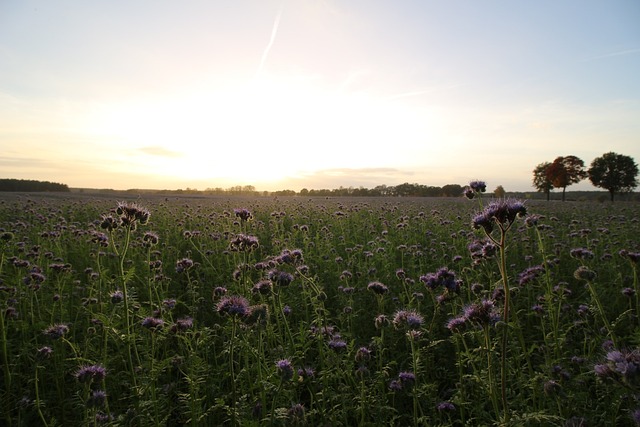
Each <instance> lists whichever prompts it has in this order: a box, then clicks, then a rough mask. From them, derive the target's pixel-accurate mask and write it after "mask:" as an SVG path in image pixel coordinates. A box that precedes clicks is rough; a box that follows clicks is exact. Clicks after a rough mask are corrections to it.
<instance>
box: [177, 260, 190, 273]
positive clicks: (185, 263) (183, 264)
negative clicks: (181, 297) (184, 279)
mask: <svg viewBox="0 0 640 427" xmlns="http://www.w3.org/2000/svg"><path fill="white" fill-rule="evenodd" d="M191 267H193V260H191V259H189V258H182V259H179V260H178V261H176V273H184V272H185V271H187V270H189V269H190V268H191Z"/></svg>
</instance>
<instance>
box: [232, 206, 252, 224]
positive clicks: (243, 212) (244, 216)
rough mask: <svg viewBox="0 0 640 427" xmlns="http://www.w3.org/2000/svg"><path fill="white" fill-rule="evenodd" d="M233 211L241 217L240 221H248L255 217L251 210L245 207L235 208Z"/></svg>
mask: <svg viewBox="0 0 640 427" xmlns="http://www.w3.org/2000/svg"><path fill="white" fill-rule="evenodd" d="M233 213H235V214H236V217H237V218H240V221H242V222H247V221H251V220H252V219H253V214H252V213H251V211H249V210H248V209H245V208H239V209H234V210H233Z"/></svg>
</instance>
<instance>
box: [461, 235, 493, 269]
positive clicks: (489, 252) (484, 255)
mask: <svg viewBox="0 0 640 427" xmlns="http://www.w3.org/2000/svg"><path fill="white" fill-rule="evenodd" d="M467 249H469V253H470V254H471V259H473V262H474V264H479V263H480V262H482V261H483V260H486V259H491V258H493V257H494V256H495V254H496V253H497V252H498V246H496V244H495V243H493V242H492V241H491V240H489V239H482V240H474V241H473V242H471V243H469V245H468V246H467Z"/></svg>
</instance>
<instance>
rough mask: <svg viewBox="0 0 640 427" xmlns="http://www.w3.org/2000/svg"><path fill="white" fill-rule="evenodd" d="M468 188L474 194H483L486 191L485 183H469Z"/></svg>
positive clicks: (476, 181)
mask: <svg viewBox="0 0 640 427" xmlns="http://www.w3.org/2000/svg"><path fill="white" fill-rule="evenodd" d="M469 188H471V189H472V190H473V191H475V192H476V193H484V192H486V191H487V183H486V182H484V181H479V180H475V181H471V182H470V183H469Z"/></svg>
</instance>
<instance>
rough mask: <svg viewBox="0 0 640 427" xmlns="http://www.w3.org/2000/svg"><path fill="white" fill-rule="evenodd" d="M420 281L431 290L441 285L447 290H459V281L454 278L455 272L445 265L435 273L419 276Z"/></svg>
mask: <svg viewBox="0 0 640 427" xmlns="http://www.w3.org/2000/svg"><path fill="white" fill-rule="evenodd" d="M420 281H422V282H423V283H424V284H425V286H426V287H427V288H429V289H431V290H435V289H436V288H438V287H439V286H442V287H443V288H445V289H447V290H448V291H449V292H457V291H459V290H460V282H459V281H458V280H457V279H456V274H455V273H454V272H453V271H451V270H449V269H448V268H447V267H442V268H440V269H439V270H438V271H436V272H435V273H428V274H425V275H423V276H420Z"/></svg>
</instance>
